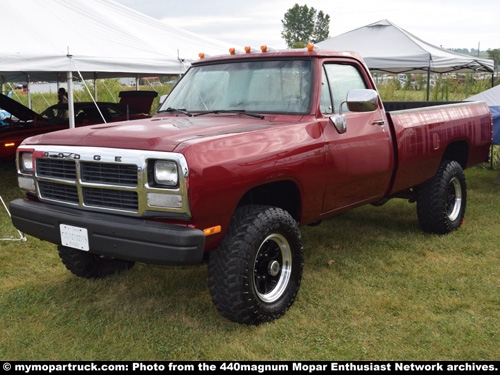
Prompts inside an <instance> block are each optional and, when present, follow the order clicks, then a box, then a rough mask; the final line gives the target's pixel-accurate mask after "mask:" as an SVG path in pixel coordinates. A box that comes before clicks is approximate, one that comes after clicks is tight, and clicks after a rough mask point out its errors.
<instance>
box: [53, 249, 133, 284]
mask: <svg viewBox="0 0 500 375" xmlns="http://www.w3.org/2000/svg"><path fill="white" fill-rule="evenodd" d="M57 249H58V250H59V257H60V258H61V260H62V262H63V264H64V265H65V266H66V268H67V269H68V270H69V271H71V273H73V274H74V275H76V276H79V277H82V278H84V279H98V278H103V277H106V276H109V275H113V274H115V273H118V272H122V271H125V270H128V269H130V268H132V267H133V266H134V264H135V262H132V261H129V260H123V259H115V258H107V257H102V256H99V255H96V254H92V253H88V252H85V251H81V250H76V249H72V248H70V247H66V246H62V245H59V246H58V247H57Z"/></svg>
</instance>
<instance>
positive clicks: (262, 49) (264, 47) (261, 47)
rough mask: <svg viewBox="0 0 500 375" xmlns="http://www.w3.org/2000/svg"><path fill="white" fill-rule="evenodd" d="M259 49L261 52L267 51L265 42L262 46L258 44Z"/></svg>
mask: <svg viewBox="0 0 500 375" xmlns="http://www.w3.org/2000/svg"><path fill="white" fill-rule="evenodd" d="M260 50H261V51H262V52H267V51H268V49H267V46H266V45H265V44H263V45H262V46H260Z"/></svg>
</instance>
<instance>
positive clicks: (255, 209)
mask: <svg viewBox="0 0 500 375" xmlns="http://www.w3.org/2000/svg"><path fill="white" fill-rule="evenodd" d="M303 266H304V255H303V247H302V240H301V235H300V231H299V229H298V225H297V223H296V221H295V220H294V219H293V217H292V216H291V215H290V214H289V213H288V212H286V211H284V210H282V209H280V208H276V207H268V206H246V207H242V208H239V209H237V210H236V212H235V214H234V216H233V219H232V221H231V224H230V226H229V228H228V231H227V233H226V235H225V237H224V240H223V242H222V243H221V245H220V246H219V248H217V249H216V250H215V251H213V252H212V253H210V257H209V261H208V286H209V290H210V293H211V295H212V301H213V303H214V305H215V307H216V308H217V309H218V311H219V312H220V314H221V315H223V316H224V317H226V318H227V319H229V320H232V321H234V322H237V323H244V324H248V325H258V324H261V323H264V322H269V321H272V320H274V319H278V318H280V317H281V316H283V315H284V314H285V312H286V311H287V310H288V309H289V308H290V307H291V305H292V304H293V302H294V301H295V297H296V296H297V293H298V290H299V286H300V282H301V279H302V270H303Z"/></svg>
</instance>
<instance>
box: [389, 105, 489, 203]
mask: <svg viewBox="0 0 500 375" xmlns="http://www.w3.org/2000/svg"><path fill="white" fill-rule="evenodd" d="M384 107H385V109H386V114H387V118H388V120H389V121H390V122H391V123H392V126H391V128H392V131H393V133H394V134H393V138H394V139H395V141H396V143H395V144H396V145H397V146H396V147H395V148H396V149H395V153H396V160H397V166H396V174H395V177H394V182H393V184H392V189H391V193H396V192H399V191H402V190H405V189H407V188H410V187H412V186H415V185H417V184H418V183H421V182H425V181H426V180H429V179H430V178H432V176H434V174H435V173H436V171H437V168H438V166H439V164H440V162H441V160H442V159H443V157H444V155H445V153H446V152H451V151H453V154H454V155H455V157H458V159H457V161H459V162H460V164H461V165H462V167H463V168H466V167H467V166H470V165H475V164H478V163H481V162H482V161H483V160H480V159H481V158H482V157H483V156H482V155H487V154H488V151H487V150H488V149H489V147H490V145H491V130H490V129H491V127H490V126H491V122H490V121H491V115H490V111H489V108H488V106H487V105H486V103H483V102H388V103H387V102H385V103H384ZM472 145H474V147H471V146H472Z"/></svg>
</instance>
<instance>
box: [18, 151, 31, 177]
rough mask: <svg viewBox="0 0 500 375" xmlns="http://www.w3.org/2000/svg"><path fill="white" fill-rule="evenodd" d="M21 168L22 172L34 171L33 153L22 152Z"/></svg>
mask: <svg viewBox="0 0 500 375" xmlns="http://www.w3.org/2000/svg"><path fill="white" fill-rule="evenodd" d="M19 159H20V161H19V164H20V165H19V169H20V170H21V172H24V173H26V172H28V173H31V172H33V153H31V152H22V153H21V155H20V157H19Z"/></svg>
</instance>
